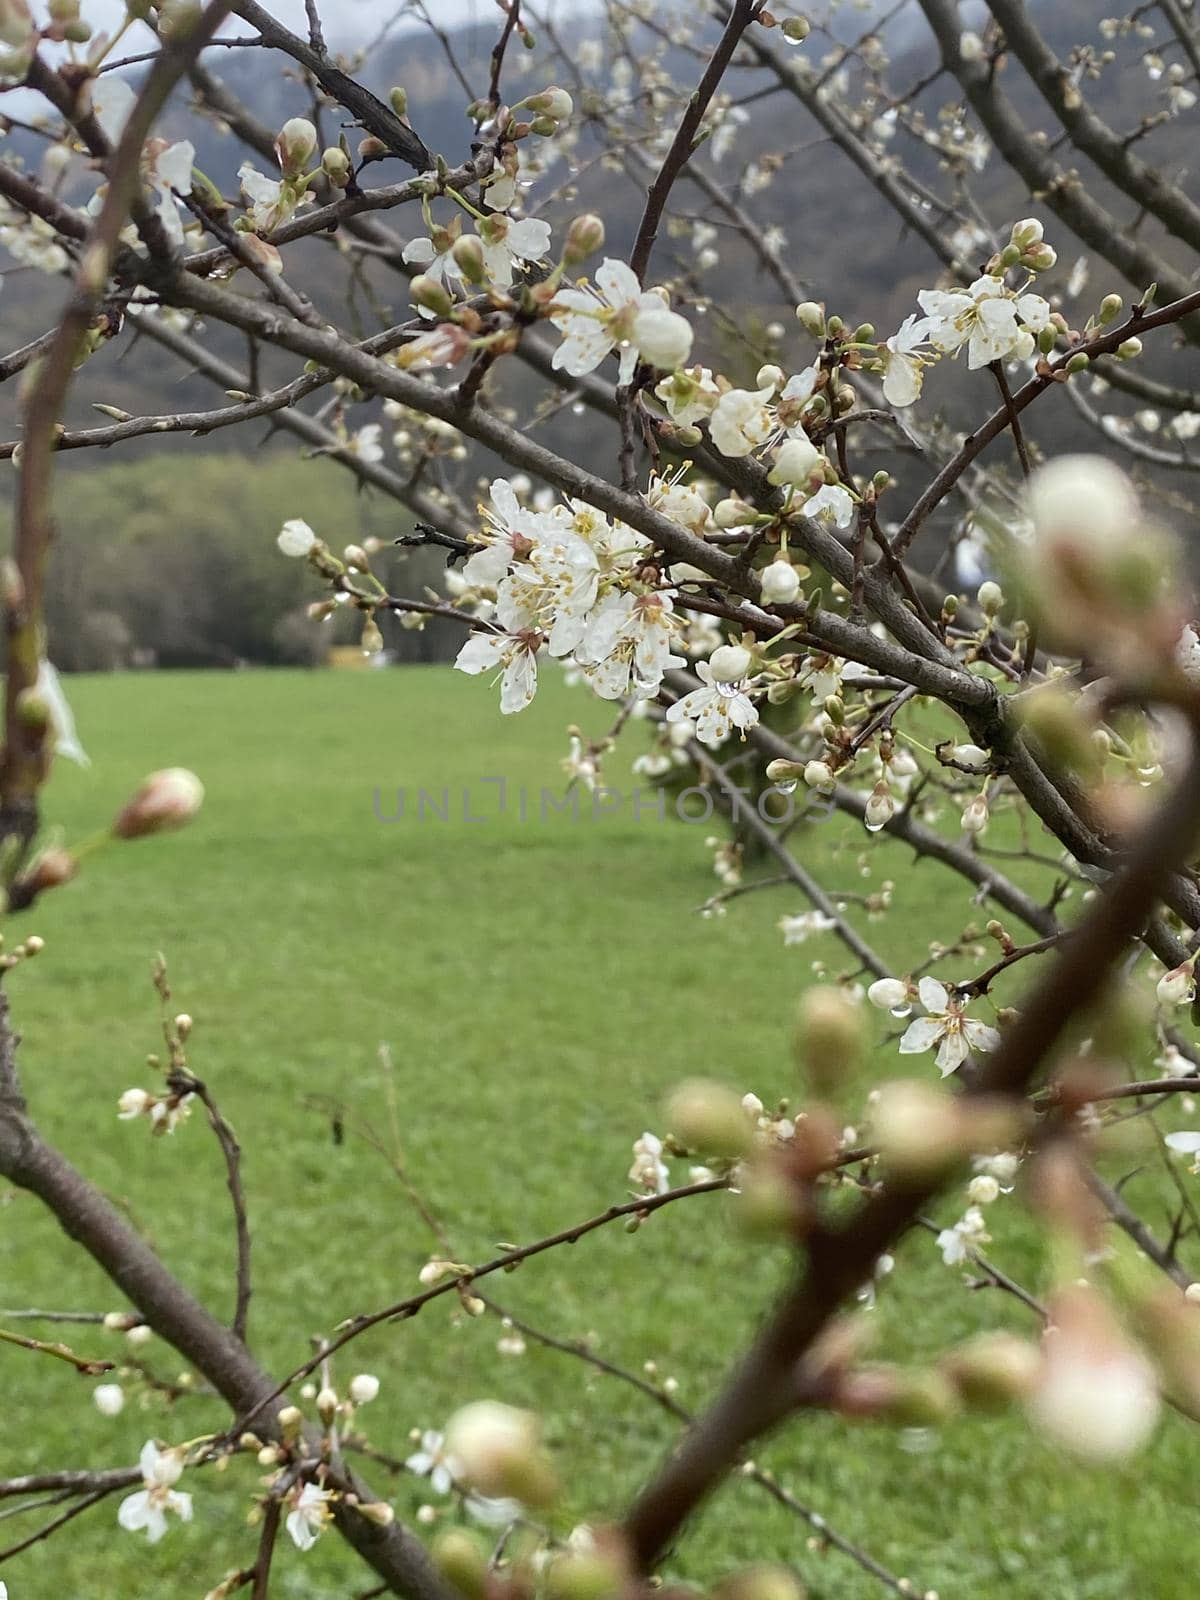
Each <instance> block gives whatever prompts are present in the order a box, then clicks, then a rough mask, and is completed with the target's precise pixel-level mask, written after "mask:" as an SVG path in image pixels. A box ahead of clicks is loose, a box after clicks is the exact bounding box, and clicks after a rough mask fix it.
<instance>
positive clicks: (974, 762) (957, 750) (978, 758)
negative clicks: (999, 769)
mask: <svg viewBox="0 0 1200 1600" xmlns="http://www.w3.org/2000/svg"><path fill="white" fill-rule="evenodd" d="M950 758H951V760H952V761H957V762H958V764H959V766H960V767H968V768H969V769H970V770H971V771H972V772H986V771H987V769H988V767H989V766H991V763H992V758H991V756H989V755H988V753H987V751H986V750H983V749H981V748H980V747H979V745H977V744H956V745H954V746H953V747H952V748H951V751H950Z"/></svg>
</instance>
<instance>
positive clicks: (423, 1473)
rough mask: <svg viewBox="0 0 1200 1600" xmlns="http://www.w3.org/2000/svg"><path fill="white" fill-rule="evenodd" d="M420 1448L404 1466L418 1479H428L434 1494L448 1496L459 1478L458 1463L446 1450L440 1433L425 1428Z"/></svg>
mask: <svg viewBox="0 0 1200 1600" xmlns="http://www.w3.org/2000/svg"><path fill="white" fill-rule="evenodd" d="M420 1445H421V1448H420V1449H419V1450H416V1451H414V1452H413V1454H412V1455H411V1456H409V1457H408V1459H407V1460H406V1461H405V1463H404V1465H405V1466H406V1467H407V1468H408V1470H409V1471H410V1472H415V1473H416V1475H417V1476H418V1477H419V1478H428V1479H429V1486H430V1488H431V1489H432V1490H433V1492H434V1493H435V1494H449V1493H450V1491H451V1489H452V1488H453V1487H454V1485H455V1482H456V1481H457V1479H458V1478H459V1477H460V1476H461V1470H460V1468H459V1466H458V1463H457V1462H456V1461H455V1460H454V1458H453V1457H452V1456H451V1455H450V1454H449V1453H448V1452H447V1450H446V1441H445V1439H444V1438H443V1436H442V1435H441V1434H440V1433H437V1432H435V1431H434V1430H433V1429H432V1428H427V1429H426V1430H425V1432H424V1433H422V1435H421V1439H420Z"/></svg>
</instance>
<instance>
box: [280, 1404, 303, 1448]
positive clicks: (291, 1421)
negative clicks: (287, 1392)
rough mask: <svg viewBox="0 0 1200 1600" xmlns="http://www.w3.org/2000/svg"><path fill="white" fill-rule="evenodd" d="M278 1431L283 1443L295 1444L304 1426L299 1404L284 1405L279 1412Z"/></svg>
mask: <svg viewBox="0 0 1200 1600" xmlns="http://www.w3.org/2000/svg"><path fill="white" fill-rule="evenodd" d="M278 1421H279V1431H280V1433H282V1434H283V1438H284V1443H285V1444H295V1442H296V1440H297V1439H298V1438H299V1437H300V1430H301V1428H302V1427H303V1426H304V1413H303V1411H301V1410H300V1407H299V1406H284V1407H283V1409H282V1410H281V1411H280V1413H279V1418H278Z"/></svg>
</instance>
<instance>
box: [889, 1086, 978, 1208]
mask: <svg viewBox="0 0 1200 1600" xmlns="http://www.w3.org/2000/svg"><path fill="white" fill-rule="evenodd" d="M871 1136H872V1138H873V1140H874V1142H875V1143H876V1144H877V1145H878V1146H879V1152H880V1155H881V1157H882V1160H883V1164H884V1168H885V1170H886V1172H887V1174H888V1177H889V1178H890V1179H891V1180H892V1181H893V1182H895V1183H897V1184H898V1185H900V1186H901V1187H904V1186H908V1185H912V1186H915V1187H919V1186H921V1185H923V1184H925V1183H928V1182H931V1181H932V1180H933V1179H935V1178H938V1177H941V1176H942V1174H943V1173H945V1172H947V1171H949V1170H950V1169H951V1168H952V1167H954V1166H955V1165H957V1163H958V1162H959V1160H960V1159H961V1158H962V1154H963V1124H962V1118H961V1117H960V1115H959V1111H958V1108H957V1106H956V1105H955V1103H954V1101H953V1100H952V1099H951V1098H950V1096H949V1095H946V1094H943V1093H942V1092H940V1091H939V1090H937V1089H935V1088H933V1087H932V1086H931V1085H930V1084H926V1083H921V1082H919V1081H917V1080H916V1079H907V1078H896V1079H893V1080H892V1081H891V1082H890V1083H885V1084H882V1085H881V1086H880V1088H879V1090H878V1092H877V1094H876V1097H875V1102H874V1105H873V1106H872V1109H871Z"/></svg>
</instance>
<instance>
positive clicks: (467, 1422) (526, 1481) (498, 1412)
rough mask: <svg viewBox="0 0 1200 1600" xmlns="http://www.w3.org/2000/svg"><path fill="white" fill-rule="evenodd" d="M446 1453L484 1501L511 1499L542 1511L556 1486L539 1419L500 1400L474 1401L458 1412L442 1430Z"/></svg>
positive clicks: (552, 1497)
mask: <svg viewBox="0 0 1200 1600" xmlns="http://www.w3.org/2000/svg"><path fill="white" fill-rule="evenodd" d="M446 1453H447V1454H448V1455H451V1456H453V1457H454V1459H455V1460H456V1461H457V1462H458V1463H459V1465H460V1466H461V1468H462V1472H463V1477H464V1478H465V1480H466V1481H467V1483H469V1484H470V1485H471V1487H472V1488H474V1489H477V1490H478V1491H479V1493H480V1494H483V1495H487V1496H500V1497H504V1496H509V1495H511V1496H513V1497H514V1498H515V1499H518V1500H521V1501H523V1502H524V1503H525V1504H526V1505H534V1506H545V1505H548V1504H549V1503H550V1502H551V1501H552V1500H553V1499H554V1496H555V1492H556V1490H555V1484H554V1480H553V1476H552V1474H551V1472H550V1467H549V1462H548V1461H547V1459H546V1456H545V1452H544V1451H543V1449H542V1444H541V1429H540V1427H539V1425H538V1420H537V1418H536V1417H535V1416H534V1415H533V1414H532V1413H531V1412H529V1411H519V1410H518V1409H517V1408H516V1407H515V1406H508V1405H504V1404H502V1403H501V1402H500V1401H498V1400H477V1401H475V1402H474V1403H473V1404H471V1405H467V1406H463V1407H462V1409H461V1410H460V1411H456V1412H455V1414H454V1415H453V1416H452V1417H451V1418H450V1421H449V1422H448V1423H447V1425H446Z"/></svg>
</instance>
